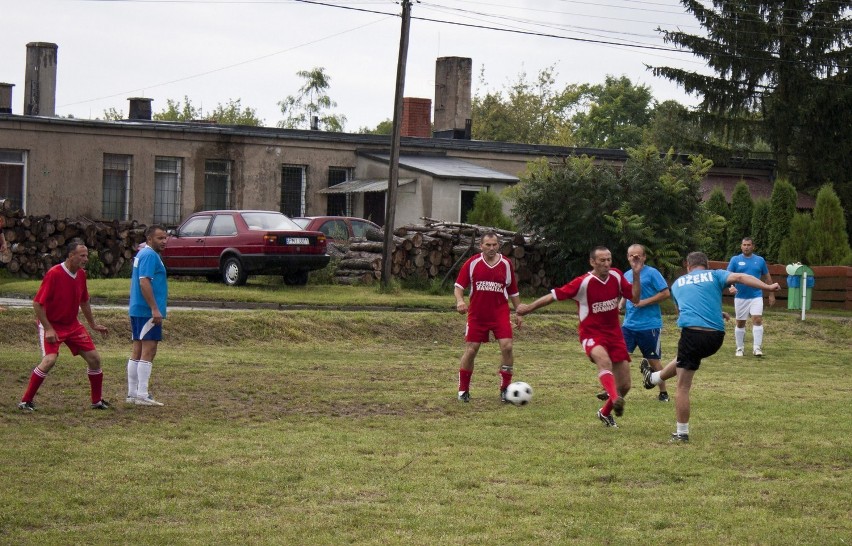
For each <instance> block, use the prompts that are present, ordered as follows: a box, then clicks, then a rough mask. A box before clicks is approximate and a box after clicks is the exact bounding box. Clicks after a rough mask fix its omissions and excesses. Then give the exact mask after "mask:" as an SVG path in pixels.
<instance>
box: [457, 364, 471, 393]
mask: <svg viewBox="0 0 852 546" xmlns="http://www.w3.org/2000/svg"><path fill="white" fill-rule="evenodd" d="M472 375H473V370H462V369H459V392H464V391H469V390H470V376H472Z"/></svg>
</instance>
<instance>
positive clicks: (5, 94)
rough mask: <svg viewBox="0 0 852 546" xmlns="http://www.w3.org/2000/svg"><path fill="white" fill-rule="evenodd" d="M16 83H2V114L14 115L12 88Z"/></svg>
mask: <svg viewBox="0 0 852 546" xmlns="http://www.w3.org/2000/svg"><path fill="white" fill-rule="evenodd" d="M13 87H15V84H14V83H0V114H11V113H12V88H13Z"/></svg>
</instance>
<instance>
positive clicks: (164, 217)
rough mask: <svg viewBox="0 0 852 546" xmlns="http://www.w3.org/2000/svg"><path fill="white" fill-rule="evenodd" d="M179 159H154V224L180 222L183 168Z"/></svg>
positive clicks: (174, 223)
mask: <svg viewBox="0 0 852 546" xmlns="http://www.w3.org/2000/svg"><path fill="white" fill-rule="evenodd" d="M182 164H183V160H182V159H181V158H179V157H157V158H155V159H154V223H156V224H166V225H176V224H177V223H179V222H180V188H181V170H182V169H181V166H182Z"/></svg>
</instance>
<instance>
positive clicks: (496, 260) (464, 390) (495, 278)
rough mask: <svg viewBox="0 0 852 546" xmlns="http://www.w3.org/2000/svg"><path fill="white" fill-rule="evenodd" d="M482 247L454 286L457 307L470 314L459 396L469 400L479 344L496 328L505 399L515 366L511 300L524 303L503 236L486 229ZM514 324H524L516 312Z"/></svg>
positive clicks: (463, 267) (516, 303)
mask: <svg viewBox="0 0 852 546" xmlns="http://www.w3.org/2000/svg"><path fill="white" fill-rule="evenodd" d="M479 248H480V250H482V253H480V254H477V255H475V256H472V257H471V258H469V259H468V260H467V261H466V262H465V264H464V265H463V266H462V268H461V271H459V275H458V277H457V278H456V287H455V290H454V293H455V296H456V311H458V312H459V313H461V314H463V315H464V314H466V315H467V327H466V328H465V336H464V340H465V350H464V354H462V357H461V365H460V367H459V400H461V401H462V402H469V401H470V378H471V376H472V375H473V362H474V359H475V358H476V354H477V353H478V352H479V347H480V345H482V344H483V343H487V342H488V339H489V337H488V336H489V334H490V333H491V332H494V338H495V339H497V343H498V344H499V345H500V377H501V381H500V399H501V400H503V401H504V402H505V401H506V387H508V386H509V384H510V383H511V382H512V372H513V366H514V356H513V355H512V323H511V321H510V320H509V301H511V302H512V306H513V307H514V308H515V309H517V308H518V306H519V305H520V303H521V299H520V297H519V296H518V281H517V279H516V278H515V270H514V268H513V267H512V263H511V262H510V261H509V260H508V259H506V258H505V257H504V256H502V255H501V254H500V253H499V252H498V249H499V248H500V239H499V238H498V237H497V234H496V233H495V232H493V231H489V232H486V233H484V234H483V235H482V238H481V239H480V242H479ZM468 287H470V305H468V304H467V303H465V301H464V290H465V289H466V288H468ZM515 324H516V326H517V327H518V328H520V327H521V318H520V317H519V316H517V315H516V316H515Z"/></svg>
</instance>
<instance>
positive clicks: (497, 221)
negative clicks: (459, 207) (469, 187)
mask: <svg viewBox="0 0 852 546" xmlns="http://www.w3.org/2000/svg"><path fill="white" fill-rule="evenodd" d="M467 221H468V222H469V223H471V224H476V225H479V226H487V227H494V228H498V229H507V230H512V231H514V230H515V224H514V222H512V220H511V219H510V218H509V217H508V216H506V215H505V214H504V213H503V200H502V199H500V196H499V195H497V194H496V193H493V192H490V191H481V192H479V193H477V194H476V197H474V198H473V208H472V209H471V210H470V212H469V213H468V215H467Z"/></svg>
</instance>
